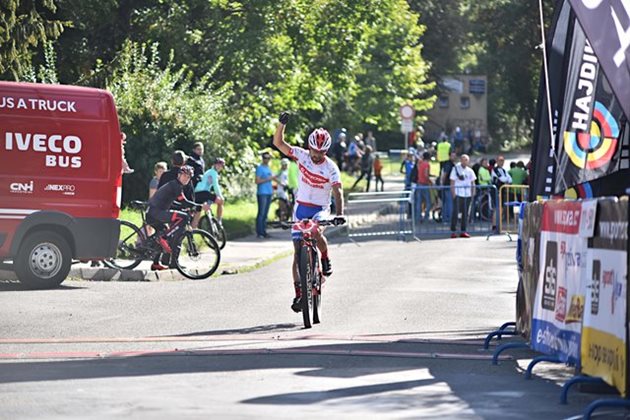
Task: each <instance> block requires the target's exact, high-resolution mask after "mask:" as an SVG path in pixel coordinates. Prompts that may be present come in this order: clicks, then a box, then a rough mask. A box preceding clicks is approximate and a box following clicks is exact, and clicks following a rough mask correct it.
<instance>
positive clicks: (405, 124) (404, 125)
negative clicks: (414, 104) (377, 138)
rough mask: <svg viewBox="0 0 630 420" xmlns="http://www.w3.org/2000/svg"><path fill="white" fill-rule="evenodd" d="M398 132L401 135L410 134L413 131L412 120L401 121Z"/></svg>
mask: <svg viewBox="0 0 630 420" xmlns="http://www.w3.org/2000/svg"><path fill="white" fill-rule="evenodd" d="M400 131H402V132H403V133H411V132H412V131H413V120H402V122H401V123H400Z"/></svg>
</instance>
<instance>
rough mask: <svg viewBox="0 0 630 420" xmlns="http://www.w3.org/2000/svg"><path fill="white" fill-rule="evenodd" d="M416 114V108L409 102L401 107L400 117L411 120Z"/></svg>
mask: <svg viewBox="0 0 630 420" xmlns="http://www.w3.org/2000/svg"><path fill="white" fill-rule="evenodd" d="M415 116H416V110H415V109H413V107H412V106H411V105H409V104H405V105H403V106H401V107H400V117H401V118H402V119H403V120H411V119H413V117H415Z"/></svg>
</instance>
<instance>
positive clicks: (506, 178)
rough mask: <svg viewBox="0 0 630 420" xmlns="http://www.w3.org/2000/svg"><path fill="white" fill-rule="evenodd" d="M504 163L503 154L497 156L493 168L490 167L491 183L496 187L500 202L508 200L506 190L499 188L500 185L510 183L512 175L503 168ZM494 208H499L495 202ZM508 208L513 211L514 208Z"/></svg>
mask: <svg viewBox="0 0 630 420" xmlns="http://www.w3.org/2000/svg"><path fill="white" fill-rule="evenodd" d="M504 164H505V158H504V157H503V156H497V164H496V166H495V167H494V169H492V183H493V184H494V185H495V186H496V187H497V191H498V196H499V197H500V203H504V202H507V201H509V200H508V191H507V190H505V189H503V190H501V187H502V186H504V185H510V184H511V183H512V177H511V176H510V174H509V173H508V172H507V171H506V170H505V169H504V168H503V165H504ZM495 208H499V206H498V205H496V203H495ZM510 210H511V211H512V212H513V211H514V208H512V207H511V208H510Z"/></svg>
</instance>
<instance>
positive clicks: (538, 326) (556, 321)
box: [531, 201, 587, 363]
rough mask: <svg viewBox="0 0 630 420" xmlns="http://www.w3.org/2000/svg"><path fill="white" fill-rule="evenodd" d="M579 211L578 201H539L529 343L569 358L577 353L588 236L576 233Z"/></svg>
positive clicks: (575, 356)
mask: <svg viewBox="0 0 630 420" xmlns="http://www.w3.org/2000/svg"><path fill="white" fill-rule="evenodd" d="M581 216H582V203H581V202H575V201H548V202H546V203H545V204H544V207H543V211H542V225H541V230H540V247H539V251H540V259H539V264H540V266H539V274H538V282H537V284H536V293H535V298H534V301H533V319H532V327H531V343H532V348H533V349H534V350H537V351H540V352H542V353H546V354H553V355H556V356H558V357H559V358H560V360H562V361H564V362H568V363H577V362H578V360H579V357H580V331H581V321H582V316H583V312H584V299H585V298H584V290H585V288H584V282H585V274H584V273H585V270H586V264H587V258H586V251H587V239H586V238H585V237H583V236H581V235H580V226H581V223H580V221H581Z"/></svg>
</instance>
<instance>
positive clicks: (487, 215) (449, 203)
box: [412, 185, 497, 239]
mask: <svg viewBox="0 0 630 420" xmlns="http://www.w3.org/2000/svg"><path fill="white" fill-rule="evenodd" d="M469 188H470V187H469ZM426 190H428V191H429V196H430V204H429V206H428V207H429V215H428V217H427V214H426V212H427V205H426V204H425V202H426V200H425V197H426V195H425V196H424V197H422V200H421V195H423V194H425V193H423V192H424V191H426ZM413 194H414V197H413V206H412V208H413V209H414V219H413V222H414V223H413V226H414V232H415V236H416V237H418V238H420V239H422V238H423V237H434V236H448V235H450V234H451V233H452V231H451V218H452V209H453V205H454V199H453V197H452V195H451V187H450V186H435V185H431V186H422V185H415V186H414V187H413ZM421 201H422V203H421ZM464 203H465V206H466V207H467V211H466V213H467V218H466V226H465V227H466V229H465V231H466V232H467V233H469V234H471V235H474V234H484V235H487V234H490V233H492V231H493V226H496V223H495V222H494V218H495V217H496V212H495V206H496V203H497V188H496V187H495V186H494V185H476V186H475V194H474V196H473V197H470V198H468V199H466V200H464ZM420 207H421V208H420ZM462 210H463V209H462V208H458V213H457V217H458V220H457V224H456V226H455V233H456V234H460V233H462V229H461V227H462V226H461V225H462V223H461V218H462V217H463V211H462Z"/></svg>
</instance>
